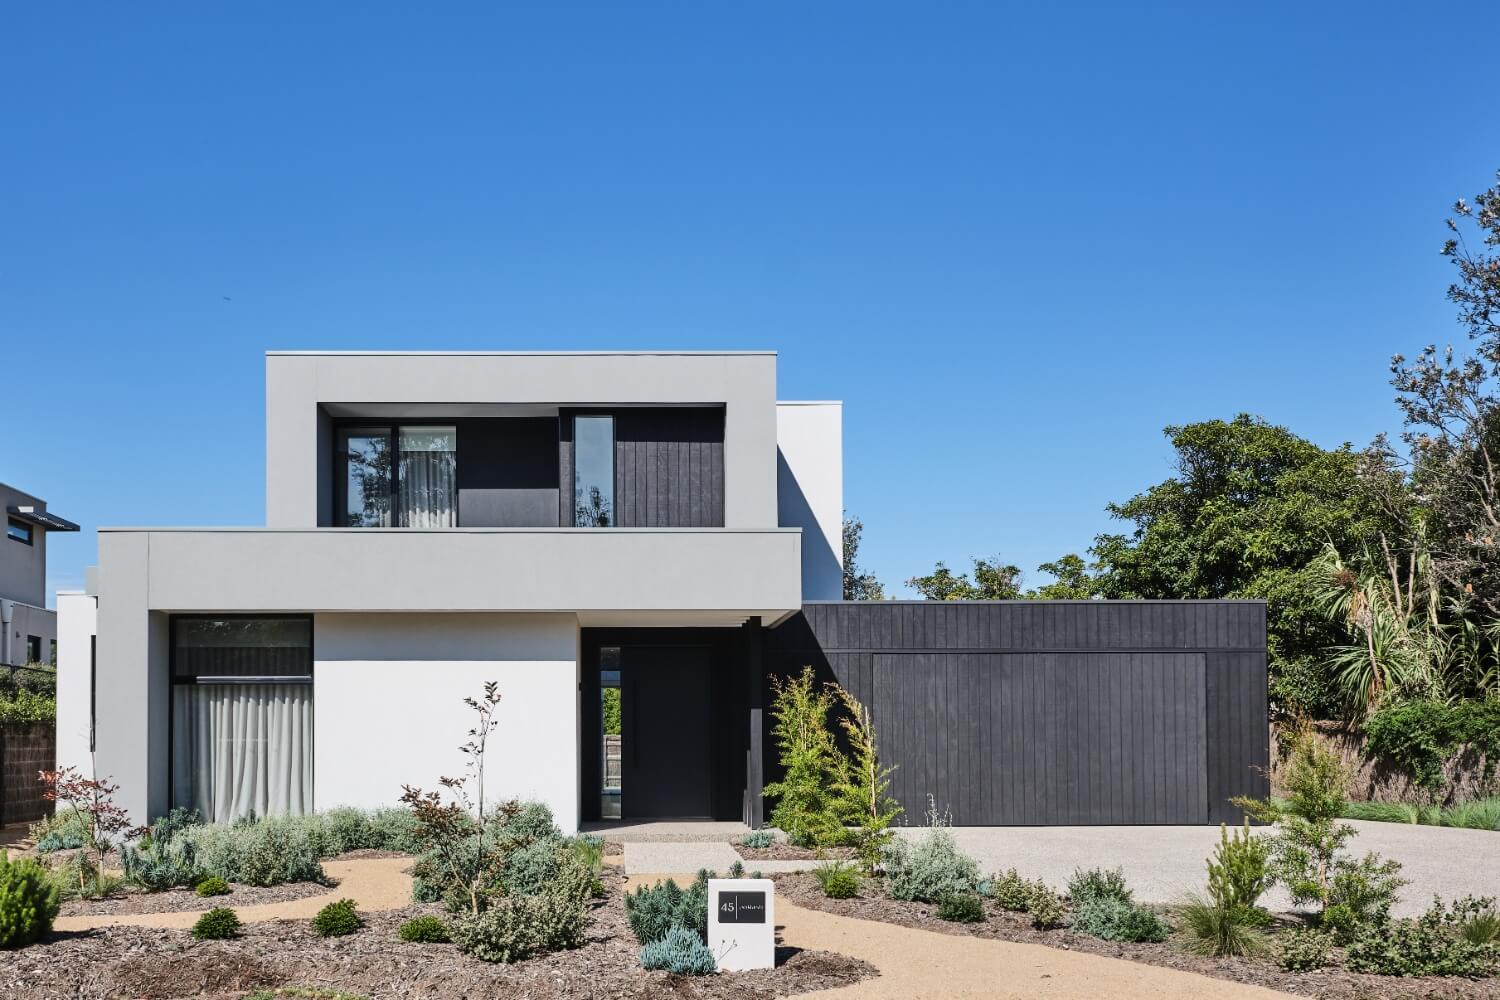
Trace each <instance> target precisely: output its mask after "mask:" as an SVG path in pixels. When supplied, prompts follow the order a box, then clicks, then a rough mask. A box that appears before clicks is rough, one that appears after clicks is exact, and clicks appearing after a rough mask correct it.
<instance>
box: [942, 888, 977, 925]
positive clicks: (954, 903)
mask: <svg viewBox="0 0 1500 1000" xmlns="http://www.w3.org/2000/svg"><path fill="white" fill-rule="evenodd" d="M937 916H938V919H939V920H948V921H951V922H953V923H956V924H977V923H979V922H981V921H982V920H984V901H983V900H981V899H980V898H979V896H978V895H977V894H975V893H972V892H952V893H949V894H948V895H946V896H944V897H943V898H942V899H940V900H939V901H938V908H937Z"/></svg>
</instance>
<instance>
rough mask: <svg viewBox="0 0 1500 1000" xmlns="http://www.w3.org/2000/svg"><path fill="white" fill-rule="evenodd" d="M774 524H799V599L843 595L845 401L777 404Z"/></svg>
mask: <svg viewBox="0 0 1500 1000" xmlns="http://www.w3.org/2000/svg"><path fill="white" fill-rule="evenodd" d="M776 456H777V458H776V504H777V509H778V524H779V526H780V527H783V528H801V529H802V598H803V600H808V601H836V600H838V599H839V598H841V597H843V596H844V404H843V403H837V402H832V403H795V402H786V403H777V404H776Z"/></svg>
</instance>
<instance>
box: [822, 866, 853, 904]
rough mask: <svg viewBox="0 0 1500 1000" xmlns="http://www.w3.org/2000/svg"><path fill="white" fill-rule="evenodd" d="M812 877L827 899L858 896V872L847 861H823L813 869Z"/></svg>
mask: <svg viewBox="0 0 1500 1000" xmlns="http://www.w3.org/2000/svg"><path fill="white" fill-rule="evenodd" d="M813 877H814V878H816V879H817V880H818V886H819V887H820V888H821V889H822V890H823V895H825V896H827V897H828V898H829V899H852V898H853V897H855V896H858V895H859V870H858V869H857V868H856V867H855V866H854V865H851V864H850V863H849V862H847V861H825V862H824V863H823V864H820V865H818V867H816V868H814V869H813Z"/></svg>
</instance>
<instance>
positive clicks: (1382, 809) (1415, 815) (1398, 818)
mask: <svg viewBox="0 0 1500 1000" xmlns="http://www.w3.org/2000/svg"><path fill="white" fill-rule="evenodd" d="M1339 814H1340V815H1341V816H1343V817H1344V818H1345V819H1362V820H1369V821H1371V822H1375V823H1420V822H1422V821H1423V819H1424V818H1426V819H1435V818H1436V812H1435V811H1434V812H1429V811H1428V810H1425V809H1423V808H1422V807H1421V806H1416V805H1410V804H1408V803H1405V802H1349V803H1346V804H1345V806H1344V808H1343V809H1341V810H1340V811H1339Z"/></svg>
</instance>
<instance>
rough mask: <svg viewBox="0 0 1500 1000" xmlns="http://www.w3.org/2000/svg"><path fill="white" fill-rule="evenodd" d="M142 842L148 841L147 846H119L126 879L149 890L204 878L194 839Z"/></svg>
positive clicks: (160, 839) (162, 838)
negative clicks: (191, 840)
mask: <svg viewBox="0 0 1500 1000" xmlns="http://www.w3.org/2000/svg"><path fill="white" fill-rule="evenodd" d="M158 822H162V821H160V820H159V821H158ZM143 843H144V844H145V845H146V846H145V849H144V850H142V849H141V848H139V847H136V846H132V845H130V844H126V845H125V846H124V847H122V848H120V861H121V866H122V867H123V868H124V869H125V881H126V882H129V883H130V884H131V885H137V886H140V887H141V888H142V889H145V890H146V891H148V892H162V891H164V890H166V889H176V888H178V887H187V886H194V885H197V884H198V883H199V882H201V881H203V869H202V867H201V866H199V864H198V860H197V852H196V850H195V849H194V847H193V845H192V844H191V843H189V842H174V841H173V840H171V839H170V838H168V837H160V838H152V839H150V840H149V841H144V840H143Z"/></svg>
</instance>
